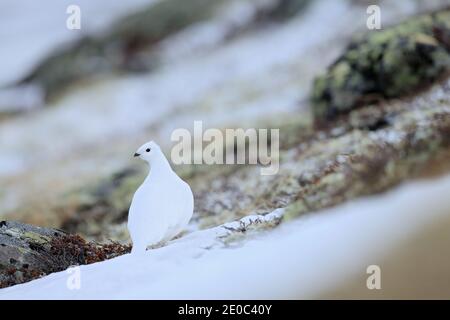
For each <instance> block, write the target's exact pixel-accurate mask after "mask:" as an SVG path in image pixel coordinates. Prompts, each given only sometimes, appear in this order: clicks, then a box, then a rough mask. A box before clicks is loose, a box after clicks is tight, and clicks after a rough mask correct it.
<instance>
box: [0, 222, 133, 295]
mask: <svg viewBox="0 0 450 320" xmlns="http://www.w3.org/2000/svg"><path fill="white" fill-rule="evenodd" d="M129 250H130V247H129V246H123V245H120V244H117V243H109V244H103V245H100V244H96V243H93V242H86V241H85V240H84V239H83V238H81V237H80V236H78V235H74V234H67V233H65V232H63V231H61V230H57V229H52V228H41V227H36V226H32V225H29V224H23V223H20V222H15V221H1V222H0V288H2V287H7V286H11V285H14V284H17V283H22V282H26V281H29V280H32V279H35V278H38V277H41V276H43V275H46V274H49V273H52V272H56V271H61V270H65V269H67V268H68V267H70V266H73V265H80V264H89V263H93V262H98V261H102V260H105V259H109V258H112V257H115V256H118V255H121V254H124V253H126V252H129Z"/></svg>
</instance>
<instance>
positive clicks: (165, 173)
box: [128, 141, 194, 253]
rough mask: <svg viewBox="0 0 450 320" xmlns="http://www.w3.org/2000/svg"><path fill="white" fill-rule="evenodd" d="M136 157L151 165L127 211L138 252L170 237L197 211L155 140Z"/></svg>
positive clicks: (191, 198) (144, 146)
mask: <svg viewBox="0 0 450 320" xmlns="http://www.w3.org/2000/svg"><path fill="white" fill-rule="evenodd" d="M134 156H135V157H139V158H141V159H142V160H145V161H146V162H147V163H148V164H149V166H150V172H149V174H148V176H147V178H146V179H145V180H144V182H143V183H142V185H141V186H140V187H139V188H138V189H137V190H136V192H135V194H134V196H133V200H132V202H131V206H130V211H129V213H128V231H129V233H130V236H131V240H132V241H133V249H132V251H131V252H132V253H138V252H145V250H146V249H147V246H151V245H156V244H159V243H163V242H166V241H169V240H171V239H172V238H174V237H175V236H176V235H178V234H179V233H180V232H181V231H182V230H183V228H184V227H186V226H187V224H188V223H189V220H190V219H191V217H192V213H193V210H194V196H193V195H192V191H191V188H190V187H189V185H188V184H187V183H186V182H184V181H183V180H182V179H181V178H180V177H178V175H177V174H176V173H175V172H174V171H173V170H172V168H171V167H170V164H169V162H168V161H167V159H166V157H165V156H164V154H163V152H162V151H161V149H160V147H159V146H158V145H157V144H156V143H155V142H153V141H150V142H147V143H145V144H143V145H142V146H141V147H140V148H139V149H138V150H137V151H136V153H135V154H134Z"/></svg>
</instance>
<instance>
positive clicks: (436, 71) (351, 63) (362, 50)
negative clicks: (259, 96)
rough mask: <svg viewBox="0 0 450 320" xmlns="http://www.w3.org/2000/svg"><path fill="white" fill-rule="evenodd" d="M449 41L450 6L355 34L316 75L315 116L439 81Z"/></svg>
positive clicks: (449, 60) (449, 63) (449, 58)
mask: <svg viewBox="0 0 450 320" xmlns="http://www.w3.org/2000/svg"><path fill="white" fill-rule="evenodd" d="M449 43H450V10H444V11H440V12H436V13H433V14H426V15H422V16H419V17H413V18H410V19H408V20H406V21H405V22H403V23H400V24H399V25H397V26H394V27H391V28H387V29H384V30H380V31H371V32H369V33H367V34H365V35H362V36H361V35H360V36H357V37H355V39H354V40H353V41H352V42H351V43H350V44H349V45H348V47H347V49H346V50H345V52H344V53H343V54H342V55H341V56H340V57H339V58H338V59H337V60H336V61H335V62H334V63H333V64H332V65H331V66H329V67H328V70H327V71H326V73H325V74H324V75H322V76H319V77H317V78H316V79H315V82H314V86H313V93H312V105H313V112H314V115H315V117H316V119H317V120H319V121H323V120H327V119H328V120H329V119H333V118H334V117H335V116H336V115H339V114H342V113H346V112H348V111H350V110H352V109H353V108H355V107H359V106H361V105H364V104H367V103H370V102H376V101H379V100H381V99H385V98H394V97H400V96H402V95H405V94H408V93H412V92H413V91H414V90H416V89H417V88H419V87H423V86H424V85H427V84H429V83H430V82H432V81H435V80H436V79H437V78H438V77H439V76H441V75H442V74H443V73H444V72H446V71H448V70H449V69H450V46H449Z"/></svg>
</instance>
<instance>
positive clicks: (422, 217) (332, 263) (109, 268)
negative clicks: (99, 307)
mask: <svg viewBox="0 0 450 320" xmlns="http://www.w3.org/2000/svg"><path fill="white" fill-rule="evenodd" d="M449 188H450V176H447V177H445V178H442V179H440V180H435V181H432V182H426V183H424V182H421V183H415V184H411V185H409V186H404V187H401V188H399V189H398V190H394V191H392V192H391V193H388V194H386V195H381V196H378V197H373V198H369V199H363V200H360V201H357V202H353V203H349V204H346V205H343V206H340V207H338V208H335V209H331V210H328V211H326V212H322V213H315V214H311V215H308V216H304V217H302V218H300V219H297V220H295V221H292V222H286V223H284V224H282V225H281V226H280V227H278V228H276V229H275V230H273V231H270V232H267V233H263V234H260V235H259V236H256V237H254V238H253V239H251V240H249V241H246V243H245V244H239V243H237V244H236V245H230V246H228V247H224V246H223V245H221V244H220V241H218V238H220V237H221V236H224V235H225V234H226V233H227V229H226V228H223V227H217V228H214V229H210V230H205V231H199V232H194V233H191V234H189V235H187V236H185V237H183V238H181V239H178V240H176V241H173V242H172V243H170V244H169V245H168V246H166V247H163V248H160V249H155V250H151V251H147V252H146V254H143V255H141V256H132V255H124V256H121V257H118V258H116V259H112V260H109V261H105V262H100V263H96V264H92V265H88V266H82V267H81V269H80V271H81V273H80V274H81V288H80V289H79V290H69V289H68V287H67V285H66V283H67V280H68V277H69V276H70V275H69V274H68V273H67V272H59V273H56V274H52V275H50V276H47V277H45V278H42V279H39V280H35V281H32V282H30V283H26V284H23V285H17V286H14V287H11V288H7V289H3V290H0V299H35V298H38V299H163V298H178V299H180V298H181V299H187V298H189V299H197V298H205V299H207V298H209V299H215V298H314V297H318V296H321V295H322V294H324V293H326V292H328V291H329V290H331V289H333V288H335V287H337V286H340V285H342V284H343V283H345V282H346V281H348V280H350V279H352V278H355V276H356V275H361V274H365V271H366V268H367V266H368V265H371V264H381V262H382V261H383V259H384V257H386V255H388V254H390V253H391V254H392V252H395V250H396V248H397V246H398V245H399V244H401V243H403V242H404V241H406V240H407V239H409V238H411V237H413V236H414V235H417V234H418V233H420V232H421V230H422V229H424V228H426V227H427V226H428V225H430V224H432V223H436V222H437V223H438V222H439V221H442V220H445V219H447V220H448V219H449V218H450V198H448V197H447V194H448V190H449ZM280 213H281V212H280V211H277V212H275V213H273V216H275V215H277V214H280ZM228 227H233V225H232V224H231V225H228ZM361 286H365V282H363V283H361Z"/></svg>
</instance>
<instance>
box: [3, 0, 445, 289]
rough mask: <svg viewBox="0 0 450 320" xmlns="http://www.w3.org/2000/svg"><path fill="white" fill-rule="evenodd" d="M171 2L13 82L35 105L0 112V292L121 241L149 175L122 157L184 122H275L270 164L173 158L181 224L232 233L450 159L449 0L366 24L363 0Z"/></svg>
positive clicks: (124, 245) (391, 11)
mask: <svg viewBox="0 0 450 320" xmlns="http://www.w3.org/2000/svg"><path fill="white" fill-rule="evenodd" d="M176 2H177V1H175V0H170V1H166V2H164V4H162V3H160V4H158V3H157V4H155V5H150V6H149V7H148V8H147V9H145V10H141V11H139V12H138V13H136V14H132V15H130V16H126V17H124V18H122V19H119V20H118V21H116V22H115V23H114V24H113V27H112V28H110V29H109V31H108V32H106V33H103V34H100V35H96V36H95V37H84V38H81V39H80V40H78V42H76V43H73V45H72V46H70V47H69V48H67V49H65V50H61V51H59V52H55V54H54V55H52V56H50V57H48V58H47V59H45V60H43V61H42V62H41V64H39V65H38V66H37V67H36V68H34V69H33V70H30V72H29V75H28V76H27V77H25V78H24V79H23V80H22V81H19V82H18V83H17V86H23V85H27V86H35V87H37V88H38V90H41V91H42V92H43V95H42V97H43V99H42V100H41V101H40V102H39V103H40V105H41V106H40V107H38V109H37V110H35V111H34V112H33V113H26V112H25V113H24V112H23V111H17V110H16V111H15V112H13V113H11V112H10V111H8V112H7V113H5V114H4V115H3V120H0V121H2V122H1V123H0V145H1V147H2V150H3V148H4V150H5V153H4V154H2V155H0V164H2V165H3V170H1V169H0V170H1V171H0V175H1V177H2V180H1V182H0V183H1V185H0V187H1V188H2V189H1V191H0V199H1V201H2V203H3V204H4V205H3V206H2V207H1V208H0V214H1V216H2V219H3V220H5V222H2V223H1V228H0V245H1V246H2V247H1V249H2V250H1V251H0V270H1V273H0V275H1V276H0V281H1V284H2V286H9V285H12V284H15V283H20V282H23V281H27V280H30V279H33V278H36V277H40V276H42V275H44V274H48V273H51V272H55V271H60V270H64V269H65V268H67V267H68V266H70V265H72V264H88V263H92V262H97V261H101V260H105V259H108V258H112V257H115V256H117V255H120V254H123V253H125V252H128V250H129V246H128V244H129V237H128V234H127V230H126V219H127V212H128V207H129V204H130V201H131V196H132V194H133V193H134V191H135V190H136V188H137V187H138V186H139V184H140V183H141V182H142V180H143V178H144V176H145V168H144V166H143V165H141V164H140V163H134V162H133V161H132V160H131V159H130V157H131V155H132V153H133V152H134V149H135V147H136V146H138V145H140V143H141V142H143V141H146V140H148V137H151V138H152V139H155V140H156V141H158V142H160V143H161V145H162V146H163V148H164V150H165V151H166V152H170V143H169V138H168V137H170V132H171V131H172V130H173V129H174V128H178V127H186V128H188V129H191V128H192V125H193V121H194V120H199V119H200V120H203V121H204V126H205V127H217V128H219V129H224V128H227V127H244V128H246V127H256V128H279V129H280V169H279V173H278V174H277V175H273V176H261V175H260V173H259V171H260V167H259V166H252V165H240V166H237V165H233V166H207V165H195V166H176V167H174V169H175V170H176V171H177V172H178V173H179V175H180V176H181V177H183V178H184V179H185V180H186V181H187V182H188V183H189V184H190V185H191V188H192V190H193V192H194V198H195V213H194V218H193V220H192V222H191V224H190V226H189V230H188V232H193V233H195V232H198V230H205V229H210V228H214V227H220V226H222V227H225V229H226V230H229V225H227V223H229V222H232V221H240V222H236V223H235V225H233V227H232V230H233V231H232V232H230V233H229V234H227V235H226V239H227V240H226V241H231V242H235V241H241V242H242V241H245V239H246V238H247V237H249V235H248V234H251V233H246V230H247V229H248V227H249V225H257V226H258V227H257V228H254V229H255V230H256V231H258V230H261V229H263V230H267V229H271V228H274V227H276V226H277V225H279V223H280V222H281V221H283V223H289V222H288V221H289V220H290V219H295V218H296V217H298V216H299V215H302V214H305V213H310V212H315V211H319V210H321V209H323V208H327V207H332V206H336V205H338V204H340V203H343V202H346V201H348V200H351V199H354V198H357V197H360V196H364V195H371V194H377V193H380V192H383V191H386V190H388V189H390V188H392V187H394V186H396V185H398V184H399V183H401V182H403V181H407V180H412V179H416V178H421V177H423V176H431V175H432V176H436V175H442V174H443V173H445V172H448V170H449V169H450V168H449V161H448V159H449V155H450V149H449V147H450V80H449V78H448V75H449V70H450V46H449V43H450V24H449V22H450V19H449V18H450V12H449V11H448V9H447V8H446V7H445V5H446V2H445V1H435V2H427V4H424V3H423V2H420V3H419V2H416V1H405V2H404V3H407V4H403V5H399V4H393V3H392V2H388V1H381V2H380V6H382V7H383V6H384V8H387V9H385V11H386V14H385V15H383V17H384V18H383V19H385V20H383V21H384V23H385V25H384V26H383V29H382V30H381V31H373V32H367V31H365V17H366V16H365V9H366V7H367V5H366V3H365V2H364V1H336V2H333V5H331V6H332V8H330V3H329V2H327V1H314V2H313V3H310V2H309V1H294V0H290V1H289V0H288V1H283V0H280V1H256V0H255V1H251V2H248V3H247V4H245V5H244V4H243V3H242V2H240V1H232V2H227V3H226V4H224V3H222V2H220V1H217V2H214V5H212V4H211V3H210V1H206V2H207V3H208V4H206V2H205V1H202V0H192V1H191V0H189V1H185V2H186V4H188V3H189V5H186V8H185V7H184V6H178V5H174V3H176ZM191 2H192V3H191ZM183 3H184V2H183ZM249 3H251V4H249ZM205 4H206V7H205ZM198 7H201V8H205V10H201V14H200V15H198V16H197V14H194V13H198V12H199V10H194V9H195V8H198ZM191 9H192V12H191V11H190V10H191ZM331 9H332V10H331ZM237 13H240V14H237ZM244 13H245V14H244ZM155 15H156V16H158V17H165V18H163V19H160V20H158V19H148V17H152V16H155ZM174 17H175V18H174ZM336 17H340V19H336ZM140 19H144V21H147V20H148V21H150V20H151V21H154V20H155V21H156V20H158V21H159V22H158V23H157V24H155V25H153V24H152V25H148V26H147V25H143V24H142V23H139V21H141V20H140ZM165 19H167V20H165ZM173 19H175V20H176V21H178V23H176V24H173V23H169V22H170V21H173ZM327 19H329V20H332V21H334V24H327V23H324V22H323V21H327ZM348 21H354V23H351V24H349V23H348ZM399 21H401V22H399ZM211 30H213V31H214V32H212V31H211ZM203 34H209V35H210V37H209V38H208V37H206V38H202V36H201V35H203ZM211 34H212V35H214V36H213V37H211ZM130 35H133V37H131V36H130ZM318 56H320V59H319V58H318ZM97 57H101V59H102V61H101V63H99V64H97V66H98V67H99V69H92V68H90V67H89V63H88V61H91V60H92V59H95V58H97ZM136 70H139V71H141V72H142V73H141V74H135V73H133V72H135V71H136ZM39 103H38V104H39ZM13 104H14V103H13V102H11V105H13ZM9 110H10V109H9ZM18 110H22V109H21V108H19V109H18ZM123 119H126V120H127V121H126V123H124V122H123ZM48 137H53V138H52V143H51V144H49V143H48V140H47V138H48ZM54 137H57V138H54ZM30 153H32V154H33V157H30V156H29V155H30ZM277 209H281V210H282V211H276V212H278V213H279V214H277V215H275V216H273V212H274V210H277ZM280 212H282V213H280ZM267 214H272V215H269V216H267V218H264V217H265V215H267ZM247 216H253V217H257V218H255V219H256V220H254V221H259V222H258V223H253V222H251V221H253V220H251V219H250V220H251V221H250V220H245V217H247ZM269 217H270V218H269ZM243 218H244V220H242V219H243ZM11 220H17V221H21V223H18V222H12V221H11ZM22 223H30V224H33V225H38V226H40V227H43V228H38V227H34V226H31V225H25V224H22ZM227 226H228V227H227ZM239 226H241V228H239ZM51 227H53V228H58V229H61V230H64V231H60V230H57V229H50V228H51ZM222 227H220V228H222ZM260 227H262V228H260ZM227 228H228V229H227ZM66 232H69V233H70V234H67V233H66ZM84 239H86V240H84ZM111 240H112V241H113V242H111ZM62 247H64V248H65V249H62ZM65 250H68V251H67V252H66V251H65ZM62 257H64V258H62Z"/></svg>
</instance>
